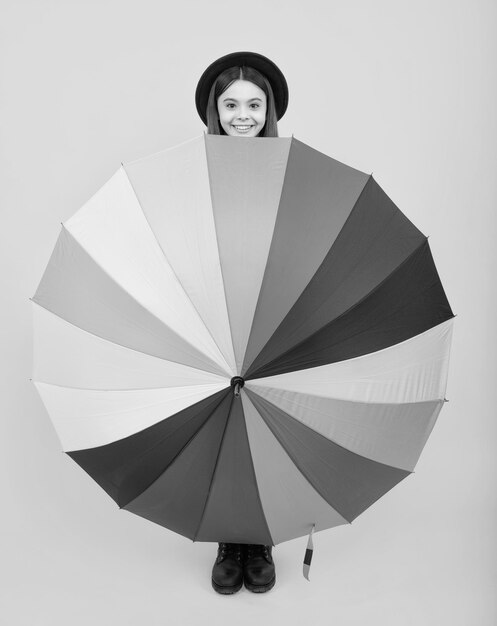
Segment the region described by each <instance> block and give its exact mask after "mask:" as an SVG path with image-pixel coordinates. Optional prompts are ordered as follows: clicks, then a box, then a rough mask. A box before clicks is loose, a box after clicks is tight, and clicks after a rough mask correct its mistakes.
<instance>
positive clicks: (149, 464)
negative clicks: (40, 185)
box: [33, 135, 453, 544]
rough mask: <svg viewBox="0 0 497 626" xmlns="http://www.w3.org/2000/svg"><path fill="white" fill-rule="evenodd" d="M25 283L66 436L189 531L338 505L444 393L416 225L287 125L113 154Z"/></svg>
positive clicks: (444, 347) (380, 467)
mask: <svg viewBox="0 0 497 626" xmlns="http://www.w3.org/2000/svg"><path fill="white" fill-rule="evenodd" d="M33 302H34V305H33V312H34V323H35V364H34V376H33V378H34V381H35V384H36V386H37V389H38V391H39V393H40V395H41V398H42V400H43V402H44V404H45V406H46V408H47V411H48V413H49V414H50V416H51V418H52V420H53V423H54V425H55V427H56V429H57V432H58V434H59V436H60V439H61V442H62V445H63V448H64V450H65V451H66V452H67V453H68V454H69V456H71V458H73V459H74V460H75V461H76V462H77V463H78V464H79V465H80V466H81V467H82V468H83V469H84V470H86V472H88V474H89V475H90V476H91V477H92V478H94V479H95V481H97V483H99V485H100V486H101V487H102V488H103V489H105V491H106V492H107V493H108V494H109V495H110V496H111V497H112V498H113V499H114V500H115V501H116V502H117V503H118V505H119V506H120V507H121V508H124V509H126V510H129V511H131V512H133V513H136V514H138V515H141V516H143V517H145V518H147V519H149V520H151V521H153V522H156V523H158V524H161V525H163V526H165V527H167V528H169V529H171V530H173V531H175V532H177V533H180V534H182V535H184V536H186V537H189V538H190V539H193V540H195V541H227V542H238V543H261V544H277V543H280V542H282V541H286V540H289V539H292V538H295V537H299V536H302V535H307V534H308V533H309V531H310V530H311V529H313V528H314V529H315V530H322V529H324V528H330V527H333V526H337V525H339V524H344V523H348V522H351V521H352V520H353V519H355V518H356V517H357V516H358V515H359V514H360V513H361V512H363V511H364V510H366V509H367V508H368V507H369V506H371V504H373V503H374V502H375V501H376V500H377V499H378V498H380V497H381V496H382V495H383V494H384V493H386V492H387V491H389V490H390V489H391V488H392V487H393V486H394V485H396V484H397V483H398V482H399V481H401V480H402V479H403V478H405V477H406V476H407V475H409V474H410V473H411V472H412V470H413V468H414V466H415V464H416V462H417V460H418V457H419V455H420V453H421V451H422V449H423V446H424V445H425V443H426V441H427V438H428V436H429V434H430V432H431V429H432V428H433V425H434V423H435V421H436V418H437V416H438V414H439V411H440V409H441V407H442V405H443V402H444V395H445V387H446V381H447V368H448V357H449V348H450V340H451V330H452V318H453V314H452V311H451V309H450V306H449V303H448V301H447V299H446V296H445V293H444V290H443V288H442V285H441V283H440V279H439V276H438V274H437V271H436V268H435V265H434V262H433V259H432V256H431V252H430V248H429V245H428V242H427V238H426V237H425V236H424V235H423V234H422V233H421V232H420V231H419V230H418V229H417V228H416V227H415V226H414V225H413V224H412V223H411V222H410V221H409V220H408V219H407V218H406V217H405V216H404V215H403V214H402V213H401V211H400V210H399V209H398V208H397V207H396V206H395V204H394V203H393V202H392V201H391V200H390V199H389V198H388V196H387V195H386V194H385V193H384V191H383V190H382V189H381V188H380V187H379V185H378V184H377V183H376V181H375V180H374V179H373V178H372V177H371V176H368V175H366V174H364V173H362V172H359V171H357V170H355V169H353V168H351V167H348V166H346V165H344V164H342V163H339V162H338V161H336V160H334V159H331V158H330V157H328V156H325V155H323V154H321V153H320V152H317V151H316V150H313V149H312V148H310V147H309V146H306V145H305V144H303V143H302V142H300V141H298V140H296V139H295V138H254V139H249V138H234V137H221V136H212V135H204V136H202V137H199V138H196V139H194V140H192V141H189V142H186V143H184V144H182V145H180V146H177V147H176V148H173V149H171V150H166V151H163V152H160V153H158V154H155V155H152V156H150V157H146V158H144V159H141V160H139V161H135V162H132V163H128V164H126V165H124V166H123V167H122V168H121V169H120V170H119V171H118V172H117V173H116V174H115V175H114V176H113V177H112V178H111V180H110V181H109V182H108V183H107V184H106V185H105V186H104V187H103V188H102V189H101V190H100V191H98V192H97V193H96V194H95V196H93V198H91V199H90V200H89V201H88V202H87V203H86V204H85V206H84V207H83V208H82V209H80V210H79V211H78V212H77V213H76V214H75V215H74V216H73V217H72V218H71V219H69V220H68V221H67V222H66V223H65V224H64V225H63V228H62V231H61V234H60V237H59V239H58V241H57V244H56V246H55V249H54V252H53V254H52V257H51V259H50V261H49V264H48V266H47V269H46V271H45V273H44V275H43V278H42V280H41V283H40V285H39V287H38V290H37V292H36V294H35V296H34V297H33Z"/></svg>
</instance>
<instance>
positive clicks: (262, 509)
mask: <svg viewBox="0 0 497 626" xmlns="http://www.w3.org/2000/svg"><path fill="white" fill-rule="evenodd" d="M249 402H250V400H249ZM252 406H253V405H252ZM254 408H255V407H254ZM256 410H257V409H256ZM242 411H243V428H244V431H245V437H246V438H247V446H248V451H249V456H250V467H251V469H252V478H253V479H254V485H255V491H256V493H257V500H258V501H259V507H260V510H261V512H262V517H263V518H264V524H265V525H266V530H267V534H268V536H269V537H271V544H272V545H273V546H274V545H275V543H274V539H273V535H272V534H271V529H270V528H269V524H268V521H267V519H266V514H265V513H264V507H263V505H262V499H261V494H260V492H259V484H258V482H257V475H256V473H255V467H254V459H253V457H252V449H251V447H250V438H249V435H248V430H247V419H246V416H245V410H244V408H243V401H242Z"/></svg>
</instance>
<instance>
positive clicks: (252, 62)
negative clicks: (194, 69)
mask: <svg viewBox="0 0 497 626" xmlns="http://www.w3.org/2000/svg"><path fill="white" fill-rule="evenodd" d="M242 66H249V67H253V68H254V69H255V70H257V71H259V72H260V73H261V74H264V76H265V77H266V78H267V79H268V81H269V84H270V85H271V89H272V90H273V95H274V102H275V107H276V117H277V118H278V120H280V119H281V118H282V117H283V115H284V114H285V111H286V109H287V106H288V85H287V82H286V79H285V77H284V75H283V73H282V71H281V70H280V69H279V67H278V66H277V65H276V64H275V63H273V62H272V61H271V60H270V59H268V58H267V57H265V56H263V55H262V54H258V53H257V52H232V53H231V54H227V55H226V56H224V57H221V58H219V59H217V60H216V61H214V63H211V64H210V65H209V67H208V68H207V69H206V70H205V72H204V73H203V74H202V76H201V77H200V80H199V81H198V84H197V89H196V90H195V104H196V106H197V112H198V114H199V116H200V119H201V120H202V121H203V123H204V124H205V125H206V126H207V102H208V100H209V94H210V91H211V87H212V85H213V83H214V81H215V80H216V78H217V77H218V76H219V74H221V72H224V70H227V69H228V68H230V67H242Z"/></svg>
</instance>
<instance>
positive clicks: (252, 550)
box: [247, 544, 271, 560]
mask: <svg viewBox="0 0 497 626" xmlns="http://www.w3.org/2000/svg"><path fill="white" fill-rule="evenodd" d="M256 556H262V557H264V558H265V559H266V560H270V558H271V548H270V547H269V546H263V545H259V544H249V545H248V546H247V557H248V558H249V559H252V558H254V557H256Z"/></svg>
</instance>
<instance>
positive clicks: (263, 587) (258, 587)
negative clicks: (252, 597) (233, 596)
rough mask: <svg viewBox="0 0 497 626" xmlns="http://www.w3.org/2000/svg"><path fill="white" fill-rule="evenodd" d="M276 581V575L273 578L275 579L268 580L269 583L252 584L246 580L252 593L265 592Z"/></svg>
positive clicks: (246, 585)
mask: <svg viewBox="0 0 497 626" xmlns="http://www.w3.org/2000/svg"><path fill="white" fill-rule="evenodd" d="M275 582H276V576H275V577H274V578H273V580H271V581H270V582H268V584H267V585H251V584H250V583H248V582H247V581H245V587H246V588H247V589H248V590H249V591H251V592H252V593H265V592H266V591H269V590H270V589H272V588H273V587H274V584H275Z"/></svg>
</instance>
